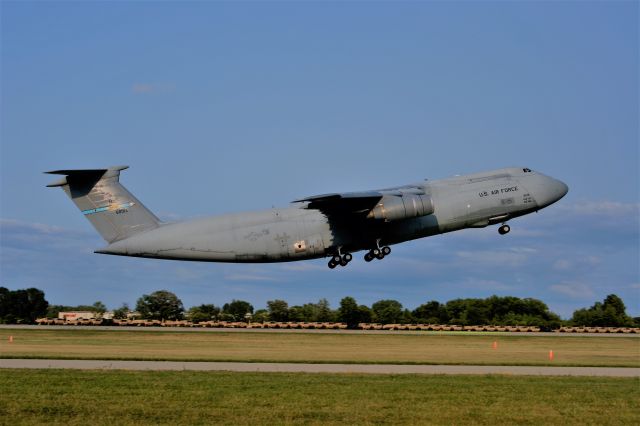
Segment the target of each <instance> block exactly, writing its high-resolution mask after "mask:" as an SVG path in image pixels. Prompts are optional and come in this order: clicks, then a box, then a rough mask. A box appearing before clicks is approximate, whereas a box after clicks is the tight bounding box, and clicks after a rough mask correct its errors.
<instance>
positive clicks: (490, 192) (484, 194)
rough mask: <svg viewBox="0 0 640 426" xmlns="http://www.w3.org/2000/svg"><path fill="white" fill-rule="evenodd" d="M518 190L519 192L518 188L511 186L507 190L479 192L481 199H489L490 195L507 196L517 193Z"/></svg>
mask: <svg viewBox="0 0 640 426" xmlns="http://www.w3.org/2000/svg"><path fill="white" fill-rule="evenodd" d="M517 190H518V187H517V186H509V187H507V188H500V189H492V190H491V191H482V192H479V193H478V195H479V196H480V197H488V196H490V195H498V194H506V193H507V192H516V191H517Z"/></svg>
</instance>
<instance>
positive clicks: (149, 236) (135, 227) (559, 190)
mask: <svg viewBox="0 0 640 426" xmlns="http://www.w3.org/2000/svg"><path fill="white" fill-rule="evenodd" d="M126 168H128V166H118V167H110V168H107V169H90V170H55V171H51V172H47V173H50V174H56V175H64V177H63V178H61V179H60V180H58V181H56V182H53V183H51V184H50V185H47V186H49V187H57V186H59V187H62V189H63V190H64V192H66V193H67V195H68V196H69V197H70V198H71V199H72V200H73V202H74V203H75V204H76V206H78V208H80V210H81V211H82V213H83V214H84V215H85V216H86V217H87V219H89V221H90V222H91V224H92V225H93V226H94V227H95V228H96V230H97V231H98V232H99V233H100V235H102V237H103V238H104V239H105V240H106V241H107V242H108V243H109V245H108V246H106V247H105V248H103V249H100V250H96V251H95V252H96V253H104V254H114V255H121V256H135V257H149V258H154V259H174V260H195V261H206V262H256V263H257V262H287V261H294V260H305V259H314V258H320V257H330V258H331V260H329V268H331V269H333V268H335V267H336V266H338V265H340V266H346V265H347V264H348V263H349V262H350V261H351V260H352V259H353V256H352V254H351V253H353V252H356V251H359V250H365V251H366V253H365V255H364V260H365V261H367V262H371V261H372V260H373V259H383V258H384V257H385V256H387V255H388V254H389V253H391V248H390V247H389V246H390V245H392V244H397V243H401V242H404V241H409V240H414V239H417V238H422V237H428V236H431V235H436V234H442V233H445V232H451V231H457V230H460V229H464V228H483V227H485V226H488V225H494V224H501V226H500V227H499V228H498V232H499V233H500V234H501V235H504V234H507V233H508V232H509V230H510V228H509V225H507V224H506V222H507V221H508V220H510V219H513V218H515V217H518V216H522V215H525V214H529V213H532V212H537V211H538V210H540V209H542V208H544V207H546V206H548V205H550V204H553V203H555V202H556V201H558V200H559V199H561V198H562V197H563V196H564V195H565V194H566V193H567V191H568V187H567V185H565V184H564V183H563V182H561V181H559V180H556V179H553V178H551V177H548V176H545V175H543V174H541V173H537V172H535V171H533V170H531V169H528V168H507V169H500V170H493V171H490V172H485V173H477V174H472V175H466V176H454V177H451V178H447V179H442V180H434V181H428V180H424V181H421V182H418V183H414V184H410V185H405V186H399V187H395V188H387V189H380V190H374V191H365V192H345V193H335V194H326V195H318V196H314V197H308V198H303V199H301V200H297V201H294V202H292V203H291V205H290V206H289V207H285V208H273V209H270V210H262V211H255V212H246V213H236V214H229V215H222V216H214V217H209V218H202V219H195V220H191V221H187V222H178V223H163V222H161V221H160V220H159V219H158V218H157V217H156V216H155V215H154V214H153V213H152V212H151V211H150V210H148V209H147V208H146V207H145V206H144V205H143V204H142V203H141V202H140V201H138V199H137V198H135V197H134V196H133V195H132V194H131V193H130V192H129V191H127V189H126V188H125V187H124V186H122V185H121V184H120V182H119V180H120V171H122V170H124V169H126Z"/></svg>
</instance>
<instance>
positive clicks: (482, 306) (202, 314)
mask: <svg viewBox="0 0 640 426" xmlns="http://www.w3.org/2000/svg"><path fill="white" fill-rule="evenodd" d="M61 311H93V312H96V313H98V314H103V313H104V312H106V311H107V308H106V306H105V305H104V304H103V303H102V302H99V301H98V302H95V303H94V304H93V305H80V306H63V305H49V304H48V302H47V301H46V300H45V298H44V293H43V292H42V291H41V290H38V289H34V288H30V289H26V290H15V291H11V290H8V289H6V288H4V287H0V323H33V322H34V321H35V319H36V318H38V317H43V316H47V317H49V318H55V317H57V316H58V313H59V312H61ZM132 314H135V315H136V316H138V317H139V318H142V319H149V320H154V319H156V320H181V319H189V320H191V321H193V322H195V323H197V322H201V321H211V320H218V321H251V322H266V321H277V322H287V321H292V322H343V323H346V324H347V325H348V327H351V328H355V327H356V326H357V325H358V324H359V323H381V324H416V323H423V324H455V325H526V326H537V327H540V328H541V329H542V330H552V329H556V328H559V327H560V326H563V325H564V326H587V327H638V326H640V317H639V318H635V319H634V318H631V317H629V316H628V315H627V314H626V307H625V305H624V302H623V301H622V299H620V297H618V296H616V295H614V294H611V295H609V296H607V297H606V298H605V299H604V300H603V301H602V302H596V303H595V304H594V305H593V306H591V307H590V308H583V309H579V310H577V311H575V312H574V313H573V317H572V318H571V319H570V320H566V321H565V320H562V319H561V318H560V316H558V315H557V314H555V313H553V312H551V311H550V310H549V308H548V306H547V305H546V304H545V303H544V302H542V301H540V300H537V299H531V298H525V299H521V298H519V297H513V296H505V297H500V296H491V297H488V298H485V299H477V298H467V299H454V300H450V301H448V302H446V303H440V302H438V301H429V302H426V303H424V304H422V305H420V306H418V307H417V308H415V309H413V310H409V309H407V308H405V307H403V305H402V304H401V303H400V302H399V301H397V300H391V299H386V300H379V301H377V302H375V303H374V304H372V305H371V306H370V307H369V306H366V305H362V304H358V303H357V301H356V300H355V299H354V298H353V297H344V298H343V299H342V300H341V301H340V305H339V306H338V307H337V309H332V308H331V306H330V304H329V302H328V301H327V299H320V300H319V301H318V302H316V303H305V304H303V305H294V306H289V304H288V303H287V302H286V301H285V300H281V299H275V300H270V301H268V302H267V306H266V308H265V309H258V310H254V307H253V305H251V303H249V302H247V301H244V300H233V301H231V302H229V303H225V304H224V305H222V306H216V305H214V304H202V305H198V306H193V307H191V308H189V309H185V308H184V305H183V303H182V301H181V300H180V299H179V298H178V297H177V296H176V295H175V294H174V293H172V292H170V291H166V290H160V291H156V292H153V293H151V294H145V295H143V296H142V297H140V298H139V299H138V300H137V302H136V305H135V309H134V312H132V310H131V309H130V308H129V306H128V305H127V304H123V305H122V306H121V307H119V308H118V309H114V310H113V317H114V318H126V317H128V316H131V315H132Z"/></svg>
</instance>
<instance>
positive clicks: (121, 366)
mask: <svg viewBox="0 0 640 426" xmlns="http://www.w3.org/2000/svg"><path fill="white" fill-rule="evenodd" d="M0 368H13V369H16V368H29V369H48V368H52V369H74V370H142V371H144V370H147V371H236V372H261V373H338V374H445V375H448V374H473V375H478V374H480V375H486V374H501V375H509V376H606V377H640V368H624V367H545V366H540V367H538V366H505V365H406V364H403V365H398V364H303V363H266V362H265V363H263V362H185V361H109V360H60V359H0Z"/></svg>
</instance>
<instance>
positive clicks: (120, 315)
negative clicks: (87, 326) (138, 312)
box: [113, 303, 131, 319]
mask: <svg viewBox="0 0 640 426" xmlns="http://www.w3.org/2000/svg"><path fill="white" fill-rule="evenodd" d="M130 312H131V309H130V308H129V305H127V304H126V303H123V304H122V306H120V307H119V308H116V309H114V310H113V318H115V319H126V318H127V315H129V313H130Z"/></svg>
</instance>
